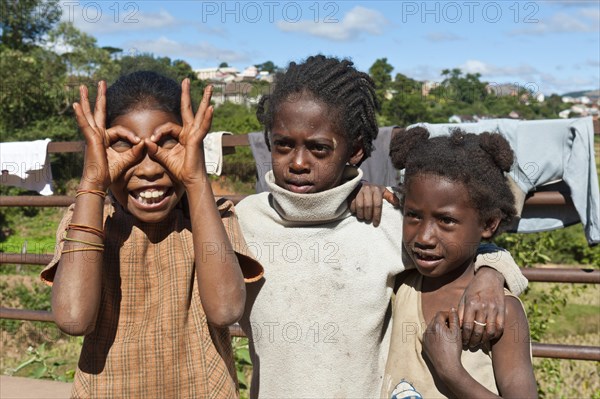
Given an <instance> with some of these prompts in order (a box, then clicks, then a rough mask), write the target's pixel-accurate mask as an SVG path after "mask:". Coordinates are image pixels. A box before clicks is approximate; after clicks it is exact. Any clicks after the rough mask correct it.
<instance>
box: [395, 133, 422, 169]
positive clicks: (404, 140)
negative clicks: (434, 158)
mask: <svg viewBox="0 0 600 399" xmlns="http://www.w3.org/2000/svg"><path fill="white" fill-rule="evenodd" d="M428 139H429V132H428V131H427V129H425V128H423V127H420V126H417V127H413V128H412V129H408V130H401V131H400V132H398V133H396V134H395V135H394V136H393V137H392V141H391V142H390V157H391V158H392V164H393V165H394V167H395V168H396V169H404V167H405V166H406V161H407V159H408V156H409V154H410V153H411V152H412V151H414V150H415V149H416V148H417V147H419V146H420V145H424V144H425V143H427V140H428Z"/></svg>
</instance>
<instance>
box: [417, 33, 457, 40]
mask: <svg viewBox="0 0 600 399" xmlns="http://www.w3.org/2000/svg"><path fill="white" fill-rule="evenodd" d="M425 38H426V39H427V40H429V41H431V42H455V41H459V40H464V38H463V37H461V36H458V35H455V34H454V33H450V32H430V33H428V34H427V35H426V36H425Z"/></svg>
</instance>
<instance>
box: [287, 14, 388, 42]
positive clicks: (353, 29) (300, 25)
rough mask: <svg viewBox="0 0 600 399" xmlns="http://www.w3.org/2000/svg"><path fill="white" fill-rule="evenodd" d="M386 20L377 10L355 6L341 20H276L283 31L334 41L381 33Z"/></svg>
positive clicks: (386, 22)
mask: <svg viewBox="0 0 600 399" xmlns="http://www.w3.org/2000/svg"><path fill="white" fill-rule="evenodd" d="M386 24H388V20H387V19H386V18H385V17H384V16H383V14H381V13H380V12H379V11H375V10H371V9H369V8H365V7H361V6H356V7H354V8H353V9H351V10H350V11H348V13H346V15H344V18H343V19H342V20H341V21H337V22H314V21H309V20H303V21H298V22H287V21H278V22H277V27H278V28H279V29H280V30H282V31H284V32H302V33H308V34H309V35H312V36H317V37H322V38H325V39H329V40H335V41H348V40H352V39H356V38H357V37H358V36H360V35H361V34H363V33H365V34H370V35H381V34H382V33H383V27H384V26H385V25H386Z"/></svg>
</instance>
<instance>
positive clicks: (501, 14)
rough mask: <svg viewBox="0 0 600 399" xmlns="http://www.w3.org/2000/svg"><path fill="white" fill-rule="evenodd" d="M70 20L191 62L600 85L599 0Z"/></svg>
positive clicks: (80, 12)
mask: <svg viewBox="0 0 600 399" xmlns="http://www.w3.org/2000/svg"><path fill="white" fill-rule="evenodd" d="M61 5H62V8H63V19H64V20H69V21H72V22H73V23H74V24H75V26H77V27H78V28H79V29H81V30H82V31H84V32H86V33H88V34H90V35H92V36H94V37H96V39H97V40H98V44H99V45H100V46H113V47H119V48H122V49H124V51H125V52H126V53H128V54H139V53H153V54H155V55H157V56H168V57H171V58H172V59H183V60H185V61H187V62H188V63H190V64H191V65H192V67H193V68H208V67H213V66H217V65H218V64H219V63H220V62H227V63H228V64H229V65H230V66H235V67H238V68H239V69H240V70H242V69H243V68H245V67H246V66H248V65H251V64H259V63H262V62H264V61H267V60H270V61H273V62H274V63H275V64H276V65H278V66H285V65H287V63H288V62H289V61H297V60H302V59H303V58H306V57H307V56H309V55H312V54H316V53H323V54H326V55H335V56H338V57H345V58H349V59H351V60H353V61H354V62H355V64H356V66H357V67H358V68H359V69H361V70H364V71H367V70H368V69H369V67H370V66H371V65H372V64H373V62H374V61H375V60H376V59H378V58H383V57H386V58H387V59H388V62H389V63H390V64H391V65H393V66H394V68H395V69H394V74H395V73H398V72H400V73H403V74H405V75H407V76H409V77H412V78H414V79H418V80H440V72H441V70H442V69H444V68H461V69H462V70H463V71H465V72H479V73H481V75H482V77H483V79H484V80H486V81H488V82H493V83H498V84H500V83H513V84H518V85H521V86H524V87H527V88H529V89H531V90H534V91H537V92H541V93H545V94H550V93H559V94H562V93H565V92H567V91H573V90H588V89H598V88H600V1H598V0H591V1H589V0H588V1H516V0H509V1H468V0H467V1H363V2H356V1H313V0H309V1H287V0H285V1H275V0H274V1H270V0H265V1H199V0H175V1H169V2H167V1H145V0H144V1H114V0H109V1H76V0H63V1H62V3H61Z"/></svg>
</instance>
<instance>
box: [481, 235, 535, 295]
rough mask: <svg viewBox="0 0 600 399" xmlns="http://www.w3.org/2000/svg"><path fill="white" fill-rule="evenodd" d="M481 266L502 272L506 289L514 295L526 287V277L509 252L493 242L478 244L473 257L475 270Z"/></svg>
mask: <svg viewBox="0 0 600 399" xmlns="http://www.w3.org/2000/svg"><path fill="white" fill-rule="evenodd" d="M482 266H486V267H491V268H492V269H494V270H497V271H498V272H499V273H500V274H502V275H503V276H504V280H505V281H506V285H507V286H508V289H509V290H510V291H511V292H512V293H513V294H515V295H521V294H522V293H523V291H525V289H526V288H527V283H528V281H527V279H526V278H525V276H523V273H521V269H520V268H519V265H517V263H516V262H515V260H514V259H513V257H512V256H511V254H510V252H508V251H506V250H505V249H502V248H500V247H498V246H496V245H494V244H482V245H480V246H479V248H478V249H477V258H475V271H477V270H479V268H480V267H482Z"/></svg>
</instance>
